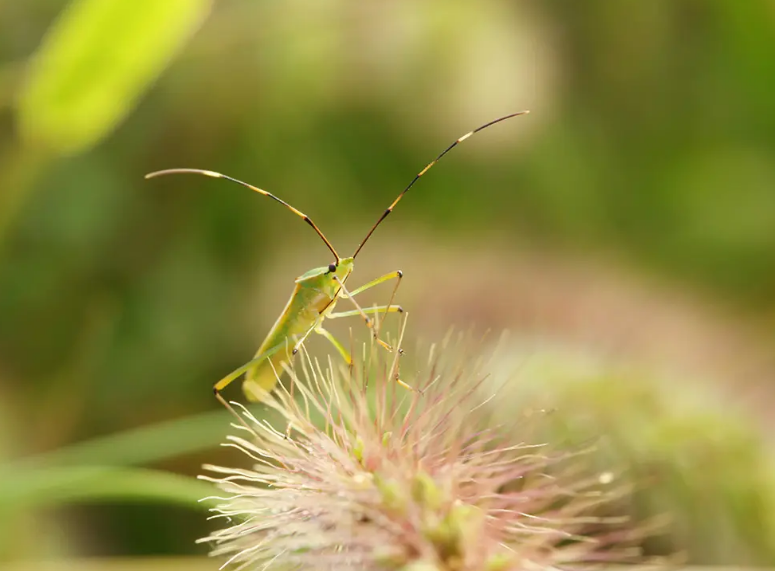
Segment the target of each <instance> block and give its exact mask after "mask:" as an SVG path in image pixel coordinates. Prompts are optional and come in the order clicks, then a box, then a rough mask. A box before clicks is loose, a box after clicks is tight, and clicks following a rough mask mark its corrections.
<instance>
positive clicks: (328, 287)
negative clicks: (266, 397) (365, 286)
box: [242, 258, 353, 401]
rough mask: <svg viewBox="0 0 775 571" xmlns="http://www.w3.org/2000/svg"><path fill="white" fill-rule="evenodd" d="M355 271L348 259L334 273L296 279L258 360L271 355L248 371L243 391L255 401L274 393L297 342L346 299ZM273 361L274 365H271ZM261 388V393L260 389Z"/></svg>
mask: <svg viewBox="0 0 775 571" xmlns="http://www.w3.org/2000/svg"><path fill="white" fill-rule="evenodd" d="M352 270H353V259H352V258H344V259H342V260H340V262H339V263H338V264H337V265H336V266H335V270H334V271H333V272H332V271H331V266H325V267H320V268H313V269H311V270H310V271H308V272H306V273H304V274H302V275H301V276H299V277H298V278H296V285H295V287H294V288H293V293H292V294H291V298H290V299H289V300H288V303H287V304H286V305H285V309H283V312H282V313H281V314H280V317H278V318H277V321H276V322H275V324H274V325H273V326H272V329H271V330H270V331H269V334H268V335H267V336H266V339H264V342H263V343H261V346H260V347H259V348H258V351H256V355H255V357H254V359H258V358H259V357H261V355H264V354H270V353H271V355H269V356H267V357H266V358H264V359H261V360H259V361H258V362H257V363H256V364H255V365H253V366H252V367H251V368H250V369H248V370H247V372H246V374H245V381H244V383H243V385H242V388H243V390H244V392H245V396H246V397H247V398H248V400H251V401H260V400H261V394H262V393H263V392H264V391H266V392H269V391H271V390H272V389H273V388H274V386H275V384H277V380H278V376H279V375H282V372H283V363H285V362H287V360H288V357H289V356H290V354H291V352H292V350H293V348H294V345H295V344H296V342H297V341H296V340H297V339H301V338H304V337H306V336H307V335H308V334H309V333H310V332H311V331H313V330H314V329H316V328H318V327H320V325H321V323H322V322H323V320H324V319H325V317H326V316H327V315H328V314H329V313H330V312H331V311H332V310H333V309H334V307H335V306H336V302H337V300H338V298H340V297H342V293H341V286H340V284H339V282H338V281H337V279H338V280H339V281H341V282H342V283H344V281H345V280H346V279H347V277H348V276H349V275H350V273H351V272H352ZM270 360H271V364H270ZM273 367H274V368H273ZM257 389H258V390H257Z"/></svg>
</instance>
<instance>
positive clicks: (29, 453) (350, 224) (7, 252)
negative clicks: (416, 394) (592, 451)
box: [0, 0, 775, 565]
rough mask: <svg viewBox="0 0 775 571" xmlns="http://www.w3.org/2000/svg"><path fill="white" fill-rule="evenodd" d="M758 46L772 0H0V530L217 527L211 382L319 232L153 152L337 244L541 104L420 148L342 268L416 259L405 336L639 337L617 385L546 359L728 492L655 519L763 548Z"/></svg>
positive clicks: (718, 548) (771, 317) (61, 542)
mask: <svg viewBox="0 0 775 571" xmlns="http://www.w3.org/2000/svg"><path fill="white" fill-rule="evenodd" d="M774 55H775V7H774V5H773V4H772V3H771V2H730V1H727V0H718V1H711V0H702V1H701V0H691V1H690V0H679V1H667V0H654V1H650V2H642V1H635V0H628V1H622V2H616V3H614V2H602V1H588V2H583V3H582V2H573V1H567V0H566V1H556V0H550V1H544V2H537V1H532V2H529V1H507V0H480V1H479V2H468V3H463V2H450V1H449V0H411V1H408V0H407V1H393V2H346V1H341V0H340V1H337V0H329V1H320V0H286V1H284V2H261V1H258V0H221V1H220V2H217V3H214V4H212V5H211V4H210V3H209V2H207V1H206V0H174V1H173V0H171V1H169V2H160V3H157V2H155V1H154V0H143V1H140V0H138V1H135V2H120V1H119V0H110V1H107V0H106V1H102V0H77V1H73V2H69V3H68V2H62V1H54V0H30V1H27V2H12V1H7V2H2V3H0V460H1V461H2V462H3V463H0V530H2V533H0V560H3V559H20V558H31V557H32V558H39V557H45V558H52V557H53V558H56V557H68V556H82V555H83V556H112V555H122V556H124V555H169V554H178V555H185V554H202V553H205V551H206V549H205V547H204V546H201V545H200V546H194V544H193V540H194V539H195V538H196V537H200V536H202V535H204V534H205V533H206V530H207V529H209V528H208V525H207V523H206V522H205V521H204V513H203V511H201V510H200V511H197V510H196V508H195V507H192V505H191V504H190V499H191V498H192V497H200V496H201V495H205V493H206V492H207V487H204V486H203V487H199V486H197V485H196V482H192V481H191V480H188V479H184V478H182V477H181V476H179V475H192V474H196V473H197V471H198V469H199V468H198V467H199V464H201V462H202V461H205V460H206V461H210V462H213V461H216V460H217V459H218V458H221V457H223V453H222V452H216V451H215V450H214V447H215V445H216V444H217V443H218V442H219V441H221V440H222V438H223V436H224V434H225V433H226V425H227V422H228V420H227V417H226V416H225V414H224V413H222V412H221V411H220V410H219V409H218V406H217V403H216V402H215V401H214V399H213V398H212V393H211V390H210V387H211V385H212V383H213V382H214V381H215V380H217V379H218V378H220V377H221V376H223V375H224V374H225V373H227V372H228V371H230V370H232V369H233V368H235V367H236V366H238V365H240V364H242V363H243V362H244V361H246V360H247V359H248V358H249V357H250V356H252V354H253V351H254V350H255V348H256V347H257V346H258V344H259V342H260V341H261V339H262V338H263V336H264V335H265V333H266V332H267V330H268V328H269V327H270V326H271V324H272V323H273V322H274V320H275V318H276V317H277V315H278V314H279V312H280V310H281V308H282V307H283V304H284V303H285V301H286V298H287V296H288V295H289V293H290V291H291V288H292V284H293V279H294V277H295V276H297V275H300V274H301V273H303V272H304V271H306V270H307V269H309V268H310V267H313V266H320V265H325V264H328V263H329V262H330V259H329V258H330V255H329V253H328V252H327V250H326V249H325V247H324V245H322V244H321V243H320V241H319V240H318V239H317V238H316V236H315V235H314V233H312V232H311V230H310V229H309V228H307V227H306V226H305V225H304V224H303V223H301V222H300V221H298V220H297V219H295V218H294V217H293V216H292V215H291V214H289V213H288V212H286V211H285V210H284V209H282V208H281V207H280V206H279V205H277V204H274V203H272V202H270V201H267V200H265V199H263V198H261V197H259V196H257V195H255V194H252V193H250V192H248V191H246V190H244V189H240V188H238V187H236V186H233V185H230V184H228V183H226V182H223V181H216V180H212V179H207V178H204V177H201V178H197V177H192V176H180V177H177V178H164V179H158V180H153V181H144V180H143V175H144V174H146V173H147V172H150V171H153V170H158V169H163V168H170V167H198V168H205V169H211V170H218V171H221V172H225V173H228V174H231V175H232V176H235V177H237V178H241V179H243V180H246V181H249V182H251V183H253V184H256V185H257V186H260V187H262V188H266V189H267V190H270V191H271V192H274V193H275V194H277V195H279V196H280V197H282V198H284V199H285V200H287V201H288V202H290V203H291V204H293V205H295V206H296V207H297V208H299V209H301V210H303V211H304V212H306V213H307V214H309V215H310V216H311V217H312V218H313V219H314V220H315V221H316V223H317V224H318V225H319V226H320V227H321V228H322V229H323V231H324V232H325V233H326V234H327V236H328V237H329V239H330V240H331V241H332V242H333V243H334V244H335V245H336V246H337V247H338V249H339V250H340V253H341V252H343V253H345V254H349V253H350V252H351V251H352V250H353V249H354V247H355V245H356V244H357V243H358V242H359V240H360V239H361V238H362V237H363V235H364V234H365V232H366V231H367V230H368V228H369V227H370V226H371V224H373V222H374V221H375V220H376V218H377V217H378V216H379V215H380V214H381V212H382V211H383V210H384V208H385V207H386V206H387V205H388V204H389V203H390V202H391V201H392V200H393V199H394V198H395V196H396V195H397V194H398V192H400V190H401V189H402V188H403V187H404V186H405V185H406V184H407V183H408V182H409V180H410V179H411V177H412V176H413V175H414V174H415V173H416V172H417V171H418V170H419V169H421V168H422V167H423V166H424V165H425V164H426V163H427V162H428V161H429V160H430V159H431V158H432V157H434V156H435V155H436V154H437V153H438V152H439V151H441V150H442V149H443V148H444V147H445V146H446V145H447V144H449V143H450V142H451V141H453V140H454V139H455V138H456V137H458V136H460V135H462V134H463V133H465V132H467V131H468V130H470V129H472V128H473V127H475V126H477V125H479V124H481V123H484V122H486V121H489V120H491V119H493V118H495V117H497V116H500V115H504V114H506V113H509V112H513V111H517V110H521V109H530V110H531V114H530V115H528V116H526V117H519V118H516V119H513V120H511V121H509V122H507V123H504V124H502V125H498V126H496V127H493V128H492V129H489V130H487V131H485V132H484V133H482V134H480V135H477V136H476V137H475V138H473V139H471V140H470V141H468V142H467V143H466V144H465V145H464V146H462V147H461V148H460V149H456V150H455V151H454V152H453V153H452V154H450V155H449V156H448V157H447V158H445V159H444V161H443V162H442V163H440V165H439V166H438V167H437V168H435V169H434V170H433V171H432V172H431V173H429V174H428V176H427V177H425V178H423V180H422V181H421V182H420V183H419V184H418V185H417V187H416V188H414V189H413V190H412V192H411V193H409V194H408V195H407V197H406V199H405V200H404V201H402V202H401V204H400V206H399V207H397V208H396V211H395V213H394V214H393V215H392V216H391V217H390V218H389V219H388V220H387V221H386V223H385V224H384V225H383V226H382V227H381V228H380V229H379V231H378V232H377V233H375V235H374V238H373V240H372V241H371V242H370V243H369V245H368V246H367V247H366V248H365V249H364V251H363V254H362V256H360V257H359V259H358V262H359V263H358V268H357V271H356V274H355V275H354V276H353V278H352V281H353V283H356V284H360V283H363V282H365V281H367V280H369V279H371V278H373V277H376V276H377V275H381V274H382V273H385V272H387V271H390V270H393V269H396V268H400V269H402V270H403V271H404V274H405V279H404V281H403V284H402V286H401V289H400V290H399V294H398V299H399V302H400V303H401V304H402V305H403V306H404V307H405V308H406V309H408V310H409V312H410V314H411V318H410V321H409V332H410V337H411V338H412V339H415V338H426V339H428V338H429V339H433V338H435V337H436V336H438V335H441V334H442V333H443V332H444V331H445V330H446V329H447V328H448V327H449V326H452V325H455V326H462V327H466V326H469V325H473V326H475V327H476V328H477V330H481V331H484V330H485V329H487V328H492V329H493V330H495V331H498V330H500V329H502V328H504V327H507V328H509V329H511V330H512V331H514V332H516V333H517V334H518V335H520V336H521V338H522V339H524V340H525V342H524V343H522V344H520V346H519V349H516V348H515V349H514V353H515V354H516V355H518V356H519V358H520V359H522V360H525V361H529V360H530V359H531V358H533V356H535V355H537V354H541V355H543V354H545V349H546V347H551V359H550V361H551V362H553V363H555V364H557V363H561V364H564V366H565V368H566V369H568V370H569V371H573V374H578V372H579V368H578V367H577V360H576V358H577V355H578V354H584V355H593V356H594V359H595V360H596V362H604V363H609V362H610V363H612V365H611V366H612V367H615V368H616V371H620V369H619V368H618V367H619V363H621V362H622V361H626V362H627V363H630V364H632V365H631V366H632V367H633V368H634V369H635V370H637V371H638V374H632V375H631V374H629V373H627V374H621V375H619V374H618V373H617V374H608V373H605V372H599V370H598V369H597V368H596V369H595V370H596V371H598V372H599V376H600V378H606V379H608V378H610V379H612V382H613V386H616V387H617V390H624V391H628V390H630V389H631V392H632V394H628V395H625V396H621V398H620V397H618V396H611V394H612V393H611V392H610V391H609V390H608V389H606V388H596V389H595V390H592V389H590V392H589V393H588V394H587V396H589V399H588V401H589V402H587V401H586V400H585V399H582V398H578V399H576V398H574V399H571V400H567V398H568V394H567V393H566V392H565V390H566V389H565V388H564V387H565V385H564V384H563V383H552V382H550V381H549V380H547V382H546V384H542V385H541V386H542V388H543V389H544V390H545V392H546V393H547V394H556V395H557V397H558V399H557V402H565V403H566V404H565V405H563V406H564V407H565V408H564V409H563V410H565V412H566V413H567V415H568V418H570V417H572V416H573V413H575V412H577V411H576V410H573V409H578V410H579V411H580V410H581V409H582V408H583V411H584V414H591V413H589V411H602V412H601V413H600V414H593V415H592V416H593V417H595V418H599V417H602V416H604V414H603V413H604V412H606V411H607V412H611V411H613V410H616V412H617V416H616V421H615V424H612V423H614V421H612V420H610V419H609V420H607V421H606V422H608V424H605V423H602V424H601V425H600V426H602V427H603V429H604V430H613V431H615V432H620V433H622V434H626V435H627V436H628V437H630V438H628V439H625V440H631V442H625V443H624V444H623V446H627V447H629V448H628V450H630V449H632V450H634V452H633V453H632V454H633V456H630V455H624V456H623V457H625V458H627V459H628V461H629V460H632V458H634V460H632V462H633V463H634V465H639V462H640V460H639V459H642V455H640V453H641V452H642V449H644V448H645V449H648V454H646V453H644V454H646V455H647V456H649V458H650V461H653V462H656V463H658V464H659V465H660V466H663V465H664V466H666V467H665V468H664V469H665V470H667V471H668V472H669V473H670V480H669V481H667V483H666V480H664V479H663V480H661V482H662V484H663V485H664V486H665V488H662V489H660V494H661V495H659V497H657V498H656V499H654V502H653V506H657V507H659V509H665V510H667V511H671V509H673V508H674V509H675V510H676V511H678V512H679V515H678V516H677V517H678V518H679V519H681V517H683V515H685V516H686V518H687V519H686V520H685V521H690V520H691V519H692V518H699V519H698V521H703V523H704V524H708V521H713V522H715V523H717V524H718V525H716V526H715V527H713V526H709V525H705V527H702V526H699V525H697V526H694V525H689V524H687V525H686V526H685V528H686V529H683V528H681V533H677V534H676V536H675V537H674V539H673V541H672V542H668V543H667V544H666V545H667V547H666V546H665V545H661V546H656V547H654V549H655V550H656V551H659V550H660V549H667V548H668V547H670V548H671V549H684V548H685V549H688V550H689V553H690V561H692V562H696V563H756V564H770V565H773V564H775V554H774V553H773V551H774V550H775V548H773V547H772V546H773V545H775V521H774V519H773V515H772V511H773V509H775V482H773V477H772V476H773V474H775V470H773V469H772V468H773V466H772V465H773V462H772V458H773V456H772V453H771V442H770V439H769V438H768V436H769V434H770V433H771V431H772V428H773V427H774V426H775V422H772V420H773V414H772V412H771V410H772V407H773V404H775V399H774V398H773V397H774V395H775V380H773V379H774V376H775V359H774V358H773V355H775V105H773V101H775V57H774ZM383 287H384V289H383V290H379V291H375V292H374V293H373V294H372V296H371V297H370V298H369V300H368V301H367V302H366V303H373V302H377V301H381V302H382V303H384V302H385V301H384V298H385V297H386V296H388V295H389V291H390V289H389V286H383ZM351 325H353V334H354V335H355V337H356V339H357V338H358V336H359V335H362V333H363V332H362V331H361V329H360V328H359V324H357V323H353V324H351ZM332 330H334V331H335V332H338V333H339V334H342V335H347V331H348V324H344V323H342V324H337V326H336V327H332ZM364 338H365V336H364ZM318 341H319V340H313V341H312V342H311V343H310V347H311V348H312V349H313V351H314V350H318V351H328V348H327V347H326V346H325V344H323V345H321V344H320V343H319V342H318ZM557 348H560V350H558V349H557ZM568 355H573V357H572V358H569V357H568ZM410 358H411V357H410ZM566 359H567V362H566ZM614 363H615V364H614ZM560 368H562V367H560ZM584 370H585V371H586V369H584ZM602 370H603V371H606V370H608V369H606V368H605V367H603V368H602ZM628 370H630V369H628ZM644 371H647V372H646V373H644ZM595 374H596V375H597V374H598V373H595ZM533 375H534V376H535V377H536V378H540V379H543V378H544V374H543V373H540V372H534V373H533ZM549 376H550V377H551V375H549ZM571 376H572V375H571ZM651 378H671V379H679V380H678V381H676V382H672V383H670V382H669V383H657V382H655V383H651V382H650V381H649V380H648V379H651ZM622 387H624V388H623V389H622ZM596 391H597V392H596ZM643 391H646V392H648V394H651V395H654V394H656V395H659V396H658V397H653V399H652V400H653V402H652V400H649V399H651V397H648V398H646V397H644V396H643ZM649 391H650V392H649ZM233 394H234V396H238V395H239V393H238V392H236V391H235V392H234V393H233ZM616 394H619V393H616ZM590 395H591V396H590ZM595 395H599V396H600V398H596V396H595ZM632 395H635V397H633V396H632ZM687 395H688V396H687ZM563 399H566V400H563ZM687 399H688V400H689V401H691V402H692V405H691V411H692V412H687V411H686V410H684V409H682V408H680V407H678V408H676V407H675V406H674V405H675V402H676V401H678V400H680V401H681V402H684V401H686V400H687ZM645 402H649V403H651V404H650V405H649V406H650V408H649V409H648V410H649V411H651V413H652V414H649V415H647V417H646V418H643V419H641V420H639V421H638V422H637V423H635V424H633V425H632V426H630V425H628V424H627V423H628V422H629V421H630V420H631V419H632V418H634V417H636V416H637V417H638V418H641V416H640V415H642V414H643V411H642V410H640V407H641V406H644V403H645ZM568 403H570V404H568ZM515 406H516V405H515ZM627 407H629V408H627ZM630 410H631V411H632V414H629V412H628V411H630ZM585 418H586V417H585ZM606 418H607V417H606ZM695 419H696V420H697V423H694V420H695ZM663 421H664V422H667V423H668V424H667V428H665V427H663V425H662V424H660V423H662V422H663ZM678 421H680V422H678ZM676 423H677V424H676ZM612 427H613V428H612ZM646 429H648V430H649V431H652V432H649V435H650V438H653V439H656V440H657V441H658V444H655V443H654V442H652V441H651V440H648V439H641V438H640V436H641V435H642V432H639V431H643V430H646ZM597 432H598V433H599V432H600V430H599V429H598V430H597ZM673 443H680V444H679V445H677V447H675V448H673V447H671V446H672V444H673ZM652 444H653V446H652ZM649 446H651V448H649ZM639 447H640V448H639ZM698 458H700V459H701V461H698V460H697V459H698ZM654 465H655V464H653V463H652V464H650V466H652V468H653V466H654ZM709 467H727V468H729V469H730V470H731V471H733V472H734V474H733V475H730V474H729V473H727V472H725V471H724V470H717V471H715V472H714V470H713V469H711V468H709ZM670 470H674V471H672V472H670ZM712 476H713V477H715V479H714V478H713V477H712ZM699 487H701V488H702V495H699V496H694V495H693V494H694V492H695V491H697V489H698V488H699ZM666 489H668V492H666V491H665V490H666ZM670 494H673V495H670ZM665 498H667V499H665ZM698 498H699V499H698ZM684 500H685V501H684ZM643 501H644V502H646V503H648V501H649V498H648V497H646V498H645V499H644V500H643ZM713 502H715V503H713ZM768 502H771V503H768ZM711 503H712V504H713V505H712V509H711ZM717 504H718V505H717ZM770 508H773V509H770ZM654 509H656V508H654ZM646 511H649V509H646ZM652 511H653V510H652ZM703 546H704V547H703Z"/></svg>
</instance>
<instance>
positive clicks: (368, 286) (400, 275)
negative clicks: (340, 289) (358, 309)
mask: <svg viewBox="0 0 775 571" xmlns="http://www.w3.org/2000/svg"><path fill="white" fill-rule="evenodd" d="M403 277H404V272H402V271H401V270H396V271H394V272H390V273H389V274H385V275H384V276H380V277H378V278H377V279H374V280H371V281H370V282H369V283H367V284H364V285H362V286H361V287H359V288H355V289H354V290H352V291H351V292H350V295H351V296H353V297H354V296H356V295H358V294H359V293H361V292H363V291H366V290H367V289H371V288H373V287H374V286H377V285H379V284H381V283H382V282H386V281H388V280H392V279H397V280H398V283H397V284H396V288H395V289H398V284H400V283H401V278H403ZM388 305H390V304H388Z"/></svg>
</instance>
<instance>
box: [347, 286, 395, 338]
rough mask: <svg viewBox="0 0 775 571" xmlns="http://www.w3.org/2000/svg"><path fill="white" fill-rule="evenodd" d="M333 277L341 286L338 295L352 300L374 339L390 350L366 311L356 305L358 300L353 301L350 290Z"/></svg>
mask: <svg viewBox="0 0 775 571" xmlns="http://www.w3.org/2000/svg"><path fill="white" fill-rule="evenodd" d="M334 279H335V280H336V281H337V282H338V283H339V287H341V288H342V291H340V292H339V295H340V296H341V297H344V298H345V299H349V300H350V301H351V302H352V304H353V305H354V306H355V309H356V311H357V312H358V315H360V316H361V317H363V320H364V321H365V322H366V327H368V328H369V329H371V334H372V336H373V337H374V341H376V342H377V343H379V344H380V345H382V346H383V347H384V348H385V349H387V350H388V351H390V352H392V351H393V348H392V347H391V346H390V345H388V344H387V343H385V342H384V341H383V340H382V339H380V338H379V336H378V334H377V331H376V330H375V329H374V323H373V322H372V320H371V319H370V318H369V316H368V315H366V312H365V311H363V308H362V307H361V306H360V305H358V302H357V301H355V298H354V297H353V296H352V294H350V292H348V291H347V288H346V287H345V285H344V283H342V281H341V280H340V279H339V278H338V277H336V276H334ZM361 291H363V290H361ZM342 292H344V295H342Z"/></svg>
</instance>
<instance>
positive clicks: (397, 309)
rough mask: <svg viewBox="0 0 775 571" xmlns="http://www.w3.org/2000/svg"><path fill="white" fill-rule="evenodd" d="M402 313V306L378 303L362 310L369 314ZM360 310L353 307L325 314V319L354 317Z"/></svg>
mask: <svg viewBox="0 0 775 571" xmlns="http://www.w3.org/2000/svg"><path fill="white" fill-rule="evenodd" d="M382 312H384V313H403V312H404V308H403V307H401V306H400V305H378V306H376V307H367V308H365V309H364V310H363V313H365V314H366V315H370V314H373V313H382ZM360 314H361V312H360V311H358V310H357V309H354V310H352V311H342V312H340V313H329V314H328V315H327V316H326V319H339V318H340V317H355V316H356V315H360Z"/></svg>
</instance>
